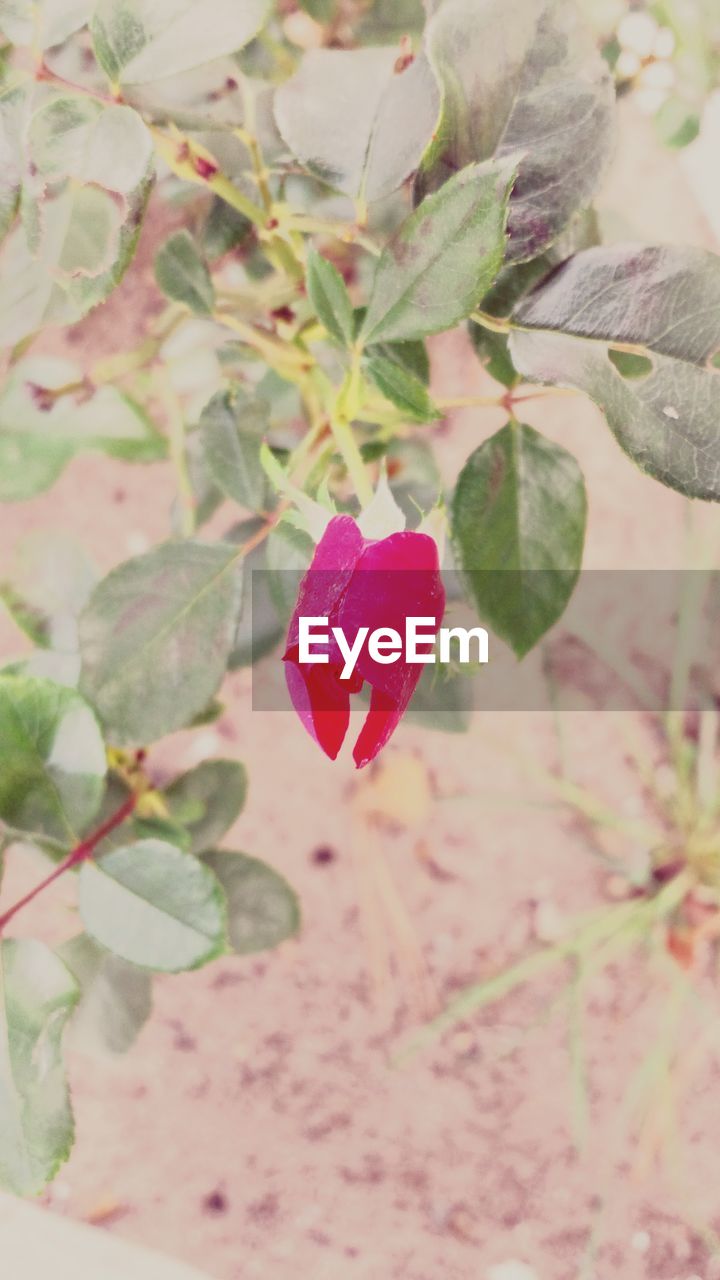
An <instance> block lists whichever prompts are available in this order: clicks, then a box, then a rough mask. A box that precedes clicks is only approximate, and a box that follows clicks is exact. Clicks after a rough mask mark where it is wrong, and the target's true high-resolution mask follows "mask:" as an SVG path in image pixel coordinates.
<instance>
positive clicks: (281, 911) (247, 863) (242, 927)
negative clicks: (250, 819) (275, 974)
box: [203, 850, 300, 955]
mask: <svg viewBox="0 0 720 1280" xmlns="http://www.w3.org/2000/svg"><path fill="white" fill-rule="evenodd" d="M203 862H204V863H205V865H206V866H207V867H209V868H210V869H211V871H212V872H213V873H214V875H215V876H217V878H218V880H219V881H220V884H221V885H222V887H223V889H224V891H225V895H226V898H227V904H228V936H229V938H230V946H231V947H232V949H233V951H235V952H237V954H238V955H248V954H250V953H251V952H254V951H268V950H270V948H272V947H277V946H279V944H280V943H281V942H284V941H285V940H286V939H287V938H292V937H294V935H295V934H296V933H297V932H298V930H299V928H300V903H299V901H298V897H297V894H296V893H295V892H294V890H293V889H291V887H290V885H289V884H288V882H287V880H285V879H284V877H283V876H281V875H279V874H278V872H277V871H274V870H273V868H272V867H269V866H268V865H267V863H265V862H260V861H259V860H258V859H257V858H250V857H248V856H247V854H244V853H226V852H225V851H224V850H220V851H219V852H215V853H207V854H205V856H204V858H203Z"/></svg>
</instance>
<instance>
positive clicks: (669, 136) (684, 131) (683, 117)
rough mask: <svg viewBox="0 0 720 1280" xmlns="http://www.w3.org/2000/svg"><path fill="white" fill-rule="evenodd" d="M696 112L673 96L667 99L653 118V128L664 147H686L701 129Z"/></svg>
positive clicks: (680, 99)
mask: <svg viewBox="0 0 720 1280" xmlns="http://www.w3.org/2000/svg"><path fill="white" fill-rule="evenodd" d="M701 124H702V121H701V118H700V115H699V113H698V111H697V110H696V109H695V108H693V107H692V106H690V105H689V104H688V103H687V102H684V101H683V99H682V98H679V97H677V96H675V95H673V96H672V97H670V98H668V99H667V100H666V101H665V102H664V103H663V105H662V106H661V108H660V110H659V111H658V113H657V115H656V116H655V128H656V130H657V133H658V136H659V138H660V140H661V141H662V142H664V143H665V146H666V147H677V148H680V147H687V146H689V145H690V143H691V142H694V141H695V139H696V138H697V136H698V134H699V132H700V128H701Z"/></svg>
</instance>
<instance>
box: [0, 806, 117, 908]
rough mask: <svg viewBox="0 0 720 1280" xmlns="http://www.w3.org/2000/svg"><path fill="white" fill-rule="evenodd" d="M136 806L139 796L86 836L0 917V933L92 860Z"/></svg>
mask: <svg viewBox="0 0 720 1280" xmlns="http://www.w3.org/2000/svg"><path fill="white" fill-rule="evenodd" d="M136 804H137V796H136V795H131V796H128V798H127V800H126V801H125V803H124V804H123V805H121V806H120V808H119V809H118V811H117V813H114V814H113V816H112V817H111V818H108V820H107V822H104V823H103V824H102V826H101V827H98V829H97V831H93V833H92V835H89V836H86V837H85V839H84V840H81V842H80V844H79V845H77V846H76V847H75V848H74V849H72V850H71V851H70V853H69V854H68V855H67V857H66V858H63V861H62V862H60V863H58V865H57V866H56V868H55V870H54V871H53V872H51V874H50V875H49V876H46V878H45V879H44V880H41V881H40V884H37V885H36V886H35V888H34V889H31V890H30V892H29V893H26V894H25V897H24V898H21V899H20V901H19V902H16V903H15V904H14V905H13V906H12V907H9V908H8V910H7V911H6V912H5V913H4V914H3V915H1V916H0V933H2V932H3V930H4V928H5V926H6V925H7V924H8V923H9V922H10V921H11V920H12V919H13V917H14V916H16V915H17V913H18V911H22V909H23V907H26V906H27V905H28V903H29V902H32V901H33V900H34V899H35V898H37V896H38V894H40V893H42V891H43V889H47V887H48V885H51V884H54V883H55V881H56V880H59V879H60V876H61V875H63V874H64V873H65V872H66V871H70V870H72V868H73V867H77V866H78V865H79V864H80V863H81V862H86V861H87V859H88V858H91V857H92V855H93V853H94V852H95V850H96V848H97V846H98V845H99V844H100V843H101V842H102V841H103V840H104V839H105V837H106V836H109V835H110V832H111V831H114V830H115V828H116V827H120V826H122V824H123V822H124V821H125V819H126V818H129V817H130V814H131V813H132V812H133V810H134V808H135V805H136Z"/></svg>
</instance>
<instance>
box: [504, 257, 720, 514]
mask: <svg viewBox="0 0 720 1280" xmlns="http://www.w3.org/2000/svg"><path fill="white" fill-rule="evenodd" d="M513 323H514V324H517V326H519V327H518V328H517V329H516V330H515V331H514V332H513V333H512V336H511V340H510V351H511V354H512V358H513V362H514V363H515V366H516V367H517V369H518V370H519V371H520V372H521V373H522V374H523V375H524V376H525V377H526V378H532V379H535V380H537V381H541V382H550V383H554V384H556V385H558V386H566V387H575V388H577V389H578V390H581V391H584V392H586V393H587V395H589V396H590V397H591V399H593V400H594V401H595V403H596V404H597V405H599V407H600V408H601V409H602V410H603V412H604V414H605V416H606V418H607V420H608V423H609V426H610V428H611V430H612V431H613V433H614V435H615V436H616V438H617V440H618V442H619V444H620V445H621V446H622V448H623V449H624V450H625V452H626V453H627V454H629V456H630V457H631V458H632V459H633V461H634V462H636V463H637V465H638V466H639V467H641V468H642V470H643V471H646V472H648V474H649V475H651V476H654V477H655V479H656V480H660V481H661V482H662V483H663V484H666V485H669V486H670V487H671V488H673V489H678V490H679V491H680V492H681V493H685V494H687V495H688V496H689V497H693V498H704V499H710V500H712V501H718V500H720V433H719V432H718V414H717V405H718V390H719V389H720V371H719V370H718V369H717V367H716V366H715V365H713V360H714V359H716V357H717V353H718V351H720V258H719V257H717V256H716V255H715V254H712V253H708V252H706V251H705V250H702V249H691V248H676V247H673V246H657V247H652V246H651V247H646V246H641V245H612V246H610V247H608V248H597V249H588V250H586V251H585V252H584V253H579V254H577V255H576V256H575V257H574V258H571V259H570V260H569V261H568V262H566V263H565V264H564V265H563V266H561V267H560V268H558V270H557V271H555V272H554V273H553V274H552V275H551V276H550V277H549V279H548V280H547V281H545V282H544V283H543V284H541V285H540V286H539V288H537V289H536V290H535V291H534V293H531V294H530V295H529V296H528V297H527V298H526V299H524V300H523V301H522V302H521V303H520V305H519V306H518V307H517V308H516V310H515V312H514V313H513ZM615 345H620V346H627V345H631V346H632V347H634V348H636V349H637V350H636V352H635V354H638V355H641V356H643V355H644V356H645V357H647V359H648V360H649V361H650V364H649V365H648V366H647V369H648V372H647V375H646V376H644V377H643V376H639V377H638V376H637V374H638V371H640V372H641V373H642V366H638V367H636V368H634V369H633V370H632V371H631V370H629V368H628V367H627V366H626V365H622V366H621V367H620V368H618V366H617V363H614V362H613V359H612V358H611V356H612V355H613V351H612V348H613V346H615ZM631 375H632V376H631Z"/></svg>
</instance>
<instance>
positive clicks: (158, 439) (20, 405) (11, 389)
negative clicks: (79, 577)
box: [0, 356, 166, 501]
mask: <svg viewBox="0 0 720 1280" xmlns="http://www.w3.org/2000/svg"><path fill="white" fill-rule="evenodd" d="M64 388H70V390H68V391H65V392H64V393H63V389H64ZM57 392H61V394H59V395H58V394H57ZM0 448H4V449H5V450H6V451H7V455H8V458H10V457H11V456H12V455H13V453H15V454H16V457H17V459H18V461H17V463H16V466H15V467H12V466H8V467H7V468H6V469H4V471H5V474H4V475H3V476H2V478H1V479H0V495H3V494H7V497H6V498H5V500H6V501H10V500H12V499H13V498H14V497H26V496H32V494H33V493H35V492H39V485H40V483H41V481H42V480H43V476H44V470H45V469H41V471H40V472H39V473H38V475H34V474H30V475H27V474H23V471H24V467H23V464H24V463H25V462H26V460H27V459H28V458H30V457H33V456H35V455H37V457H38V458H39V459H42V458H43V457H44V458H46V459H47V460H48V464H49V465H48V468H47V473H48V474H49V476H50V481H51V482H52V480H53V479H54V478H55V475H56V474H57V468H58V467H60V468H61V467H62V466H64V465H65V463H66V462H67V461H68V459H69V458H70V457H71V456H72V454H73V453H75V452H79V451H80V450H83V449H93V450H101V451H102V452H103V453H107V454H110V455H111V456H112V457H115V458H122V459H124V460H126V461H129V462H153V461H155V460H156V459H157V458H162V457H163V456H164V454H165V452H166V445H165V440H164V437H163V436H162V435H161V434H160V432H159V431H157V429H156V428H155V427H154V426H153V424H152V422H150V420H149V419H148V417H147V416H146V414H145V413H144V411H143V410H142V409H141V408H140V407H139V406H138V405H137V404H135V402H134V401H132V400H131V399H130V398H129V397H128V396H126V395H125V394H124V393H123V392H122V391H119V390H118V388H117V387H112V386H101V387H94V386H93V385H92V383H91V382H89V381H86V380H85V379H84V377H83V373H82V370H81V369H80V368H79V367H78V366H77V365H74V364H72V363H71V362H70V361H69V360H62V359H59V358H57V357H55V356H28V357H27V358H26V359H24V360H19V361H18V362H17V364H15V365H14V366H13V368H12V370H11V371H10V373H9V374H8V376H7V377H6V379H5V381H4V384H3V387H2V390H0ZM50 464H52V465H50Z"/></svg>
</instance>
